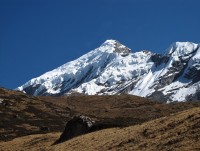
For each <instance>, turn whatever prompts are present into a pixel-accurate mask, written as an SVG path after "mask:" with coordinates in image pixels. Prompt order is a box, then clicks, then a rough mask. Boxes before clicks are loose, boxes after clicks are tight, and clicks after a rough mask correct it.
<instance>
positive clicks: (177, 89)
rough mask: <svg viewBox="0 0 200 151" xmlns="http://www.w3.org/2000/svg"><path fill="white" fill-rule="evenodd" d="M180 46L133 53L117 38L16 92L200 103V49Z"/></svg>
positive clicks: (196, 45) (189, 43)
mask: <svg viewBox="0 0 200 151" xmlns="http://www.w3.org/2000/svg"><path fill="white" fill-rule="evenodd" d="M199 46H200V45H199V44H195V43H192V42H175V43H173V44H171V45H170V47H169V48H168V49H166V51H165V53H164V54H156V53H153V52H151V51H148V50H142V51H139V52H132V50H131V49H130V48H128V47H126V46H124V45H123V44H121V43H120V42H119V41H117V40H106V41H105V42H104V43H103V44H102V45H101V46H100V47H98V48H96V49H94V50H92V51H90V52H88V53H87V54H85V55H83V56H81V57H80V58H78V59H76V60H74V61H71V62H68V63H66V64H64V65H62V66H60V67H58V68H56V69H54V70H52V71H49V72H47V73H45V74H43V75H41V76H39V77H37V78H33V79H31V80H30V81H28V82H27V83H25V84H23V85H22V86H20V87H18V88H17V90H20V91H23V92H24V93H27V94H30V95H53V96H58V95H119V94H130V95H137V96H142V97H147V98H150V99H153V100H156V101H161V102H176V101H199V100H200V48H199Z"/></svg>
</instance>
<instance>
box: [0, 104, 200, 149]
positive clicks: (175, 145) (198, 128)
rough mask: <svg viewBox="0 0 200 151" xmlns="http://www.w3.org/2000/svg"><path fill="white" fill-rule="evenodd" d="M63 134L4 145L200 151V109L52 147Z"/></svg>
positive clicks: (34, 136) (5, 145) (46, 147)
mask: <svg viewBox="0 0 200 151" xmlns="http://www.w3.org/2000/svg"><path fill="white" fill-rule="evenodd" d="M59 134H60V133H50V134H38V135H31V136H25V137H21V138H16V139H14V140H12V141H8V142H2V143H1V144H0V148H1V149H2V150H12V151H15V150H50V151H54V150H67V151H80V150H82V151H84V150H85V151H90V150H91V151H92V150H138V151H141V150H145V151H146V150H169V151H170V150H171V151H174V150H177V151H178V150H185V151H188V150H196V151H198V150H200V107H197V108H192V109H189V110H185V111H182V112H178V113H175V114H171V115H169V116H166V117H162V118H158V119H155V120H152V121H149V122H144V123H143V124H138V125H135V126H129V127H125V128H110V129H105V130H101V131H97V132H93V133H89V134H86V135H83V136H79V137H76V138H74V139H71V140H69V141H66V142H64V143H61V144H58V145H54V146H51V144H52V143H53V142H54V141H55V140H56V138H57V137H58V136H59Z"/></svg>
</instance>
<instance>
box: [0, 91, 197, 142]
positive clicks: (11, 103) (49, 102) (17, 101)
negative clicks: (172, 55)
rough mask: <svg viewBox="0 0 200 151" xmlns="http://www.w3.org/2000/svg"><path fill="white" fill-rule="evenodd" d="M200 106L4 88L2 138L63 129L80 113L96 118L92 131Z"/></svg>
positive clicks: (0, 112)
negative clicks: (44, 93)
mask: <svg viewBox="0 0 200 151" xmlns="http://www.w3.org/2000/svg"><path fill="white" fill-rule="evenodd" d="M198 106H200V104H199V103H195V102H186V103H171V104H163V103H158V102H152V101H150V100H147V99H145V98H142V97H137V96H132V95H114V96H65V97H52V96H48V97H47V96H37V97H36V96H29V95H26V94H24V93H22V92H20V91H12V90H6V89H3V88H0V127H1V129H0V141H6V140H10V139H13V138H16V137H19V136H25V135H30V134H41V133H50V132H61V131H63V130H64V128H65V125H66V123H67V121H70V120H71V119H73V117H75V116H80V115H85V116H88V117H90V118H91V119H92V120H94V121H95V126H94V127H93V128H92V129H91V131H96V130H99V129H104V128H108V127H116V126H117V127H125V126H130V125H136V124H141V123H143V122H145V121H149V120H152V119H156V118H159V117H163V116H168V115H169V114H171V113H175V112H178V111H182V110H186V109H189V108H193V107H198ZM57 139H58V138H57Z"/></svg>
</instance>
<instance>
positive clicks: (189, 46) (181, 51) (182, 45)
mask: <svg viewBox="0 0 200 151" xmlns="http://www.w3.org/2000/svg"><path fill="white" fill-rule="evenodd" d="M197 49H198V44H195V43H192V42H174V43H172V44H171V45H170V47H169V48H168V49H167V52H168V54H169V55H172V56H187V55H189V54H191V53H193V52H194V51H196V50H197Z"/></svg>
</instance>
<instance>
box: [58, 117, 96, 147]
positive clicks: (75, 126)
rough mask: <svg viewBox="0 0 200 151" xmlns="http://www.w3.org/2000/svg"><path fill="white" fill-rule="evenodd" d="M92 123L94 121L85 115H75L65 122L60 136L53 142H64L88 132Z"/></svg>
mask: <svg viewBox="0 0 200 151" xmlns="http://www.w3.org/2000/svg"><path fill="white" fill-rule="evenodd" d="M93 124H94V121H92V120H91V119H90V118H89V117H87V116H75V117H74V118H73V119H71V120H70V121H69V122H67V124H66V126H65V130H64V132H63V133H62V134H61V136H60V138H59V139H58V140H57V141H56V142H55V144H58V143H61V142H64V141H66V140H69V139H71V138H73V137H76V136H79V135H83V134H86V133H89V132H90V128H91V127H92V126H93Z"/></svg>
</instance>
